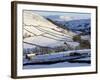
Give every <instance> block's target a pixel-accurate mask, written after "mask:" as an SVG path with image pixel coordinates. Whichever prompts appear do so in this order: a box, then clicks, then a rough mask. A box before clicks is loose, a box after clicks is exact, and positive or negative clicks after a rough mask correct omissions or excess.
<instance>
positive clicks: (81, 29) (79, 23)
mask: <svg viewBox="0 0 100 80" xmlns="http://www.w3.org/2000/svg"><path fill="white" fill-rule="evenodd" d="M57 17H58V16H56V19H54V18H55V17H54V16H48V17H47V19H48V20H49V21H52V22H53V23H55V24H56V25H59V26H60V27H62V28H65V29H67V30H71V31H73V32H75V33H77V34H83V35H89V34H90V33H91V20H90V19H79V20H69V21H64V20H59V19H58V20H57Z"/></svg>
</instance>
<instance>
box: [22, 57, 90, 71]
mask: <svg viewBox="0 0 100 80" xmlns="http://www.w3.org/2000/svg"><path fill="white" fill-rule="evenodd" d="M85 59H90V58H89V57H88V58H85ZM90 65H91V64H88V63H70V62H67V61H66V62H61V63H55V64H49V65H27V66H23V69H39V68H62V67H83V66H90Z"/></svg>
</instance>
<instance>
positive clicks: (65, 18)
mask: <svg viewBox="0 0 100 80" xmlns="http://www.w3.org/2000/svg"><path fill="white" fill-rule="evenodd" d="M59 18H60V19H62V20H66V21H69V20H72V17H69V16H60V17H59Z"/></svg>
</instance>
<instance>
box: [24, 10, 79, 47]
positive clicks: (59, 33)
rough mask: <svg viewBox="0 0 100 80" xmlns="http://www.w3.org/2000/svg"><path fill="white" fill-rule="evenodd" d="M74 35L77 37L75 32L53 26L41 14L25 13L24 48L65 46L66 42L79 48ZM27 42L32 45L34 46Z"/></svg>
mask: <svg viewBox="0 0 100 80" xmlns="http://www.w3.org/2000/svg"><path fill="white" fill-rule="evenodd" d="M74 35H76V34H75V33H74V32H72V31H69V30H66V29H63V28H61V27H59V26H57V25H55V24H53V23H52V22H50V21H49V20H47V19H46V18H44V17H43V16H41V15H39V14H36V13H33V12H32V11H24V12H23V37H24V38H23V42H24V48H34V47H35V46H42V47H55V46H62V45H65V44H64V42H66V43H68V45H71V46H73V45H74V46H75V45H76V46H77V45H79V44H78V43H77V42H73V40H72V38H73V36H74ZM25 42H27V43H32V45H30V44H27V43H25ZM69 42H70V43H69Z"/></svg>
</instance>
